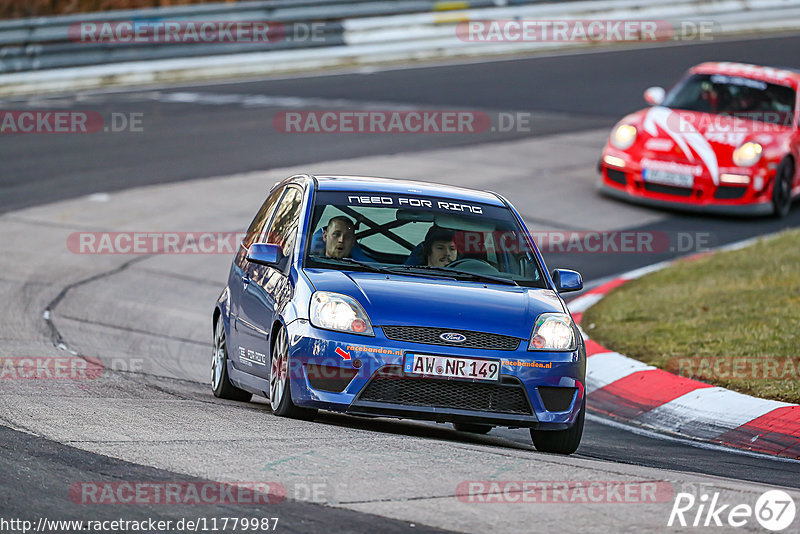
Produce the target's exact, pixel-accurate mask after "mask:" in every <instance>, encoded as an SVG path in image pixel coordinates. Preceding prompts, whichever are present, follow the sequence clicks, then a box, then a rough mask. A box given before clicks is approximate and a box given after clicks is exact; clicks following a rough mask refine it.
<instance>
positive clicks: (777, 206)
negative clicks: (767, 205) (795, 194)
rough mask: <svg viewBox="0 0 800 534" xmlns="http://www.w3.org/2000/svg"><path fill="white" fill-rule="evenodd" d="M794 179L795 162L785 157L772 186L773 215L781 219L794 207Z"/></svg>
mask: <svg viewBox="0 0 800 534" xmlns="http://www.w3.org/2000/svg"><path fill="white" fill-rule="evenodd" d="M793 179H794V162H793V161H792V159H791V158H784V159H783V161H781V164H780V165H778V170H777V171H776V172H775V184H774V185H773V186H772V209H773V212H772V213H773V215H774V216H775V217H777V218H779V219H782V218H784V217H786V216H787V215H788V214H789V209H790V208H791V207H792V181H793Z"/></svg>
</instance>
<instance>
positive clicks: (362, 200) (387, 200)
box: [347, 195, 483, 214]
mask: <svg viewBox="0 0 800 534" xmlns="http://www.w3.org/2000/svg"><path fill="white" fill-rule="evenodd" d="M347 201H348V202H349V203H350V204H356V205H359V206H396V207H398V208H405V207H410V208H438V209H440V210H447V211H458V212H464V213H475V214H482V213H483V208H482V207H481V206H475V205H472V204H461V203H458V202H445V201H443V200H427V199H424V198H402V197H400V198H396V197H387V196H369V195H350V196H348V197H347Z"/></svg>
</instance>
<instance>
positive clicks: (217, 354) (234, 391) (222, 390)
mask: <svg viewBox="0 0 800 534" xmlns="http://www.w3.org/2000/svg"><path fill="white" fill-rule="evenodd" d="M213 349H214V350H213V352H212V353H211V390H212V391H213V392H214V396H215V397H219V398H220V399H229V400H236V401H242V402H248V401H249V400H250V399H252V398H253V394H252V393H249V392H247V391H245V390H243V389H239V388H237V387H236V386H234V385H233V384H231V381H230V378H229V377H228V344H227V342H226V340H225V325H224V324H223V322H222V317H219V318H218V319H217V324H216V326H214V347H213Z"/></svg>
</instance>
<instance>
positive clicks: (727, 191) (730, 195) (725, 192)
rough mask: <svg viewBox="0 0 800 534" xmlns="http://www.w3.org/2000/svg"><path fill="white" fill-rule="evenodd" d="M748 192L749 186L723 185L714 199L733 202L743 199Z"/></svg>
mask: <svg viewBox="0 0 800 534" xmlns="http://www.w3.org/2000/svg"><path fill="white" fill-rule="evenodd" d="M746 191H747V186H745V187H742V186H729V185H721V186H719V187H718V188H717V192H716V193H714V198H718V199H720V200H733V199H736V198H742V197H743V196H744V194H745V192H746Z"/></svg>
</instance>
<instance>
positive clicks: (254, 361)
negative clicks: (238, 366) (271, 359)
mask: <svg viewBox="0 0 800 534" xmlns="http://www.w3.org/2000/svg"><path fill="white" fill-rule="evenodd" d="M239 360H240V361H241V362H242V363H244V364H246V365H251V366H252V365H263V366H266V365H267V355H266V354H264V353H262V352H258V351H257V350H253V349H246V348H245V347H239Z"/></svg>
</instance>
